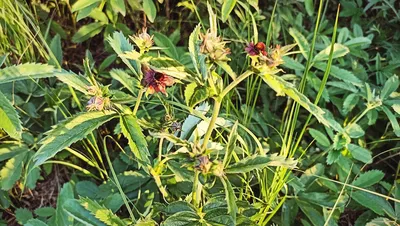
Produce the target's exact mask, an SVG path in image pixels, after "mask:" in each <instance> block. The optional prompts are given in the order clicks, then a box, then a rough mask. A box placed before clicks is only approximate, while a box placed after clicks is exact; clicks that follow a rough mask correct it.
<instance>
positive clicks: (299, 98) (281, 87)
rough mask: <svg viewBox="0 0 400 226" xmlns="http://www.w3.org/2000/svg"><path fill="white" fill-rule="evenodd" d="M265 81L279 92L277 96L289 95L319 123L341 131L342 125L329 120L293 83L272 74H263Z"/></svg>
mask: <svg viewBox="0 0 400 226" xmlns="http://www.w3.org/2000/svg"><path fill="white" fill-rule="evenodd" d="M261 77H262V78H263V80H264V81H265V82H266V83H267V84H268V85H269V86H270V87H271V88H272V89H273V90H275V92H277V96H282V95H285V94H286V95H288V96H289V97H290V98H292V99H293V100H294V101H296V102H297V103H299V104H300V105H301V106H302V107H303V108H305V109H306V110H307V111H308V112H310V113H311V114H312V115H313V116H314V117H316V118H317V119H318V121H319V122H321V123H322V124H324V125H325V126H327V127H330V128H332V129H334V130H336V131H341V130H342V128H341V126H340V124H338V123H337V122H335V121H334V119H333V118H332V119H330V120H327V119H326V117H325V115H324V114H325V112H324V111H323V110H322V109H321V108H320V107H318V106H316V105H315V104H313V103H312V102H311V101H310V100H309V99H308V98H307V97H306V96H305V95H304V94H303V93H301V92H299V91H298V90H297V89H296V88H295V87H294V85H293V84H292V83H289V82H287V81H285V80H283V79H282V78H281V77H279V76H276V75H271V74H261Z"/></svg>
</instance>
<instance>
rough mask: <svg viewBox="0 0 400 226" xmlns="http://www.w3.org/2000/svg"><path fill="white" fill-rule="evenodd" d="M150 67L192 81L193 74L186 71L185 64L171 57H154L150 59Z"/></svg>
mask: <svg viewBox="0 0 400 226" xmlns="http://www.w3.org/2000/svg"><path fill="white" fill-rule="evenodd" d="M149 63H150V68H152V69H153V70H155V71H158V72H161V73H165V74H167V75H169V76H172V77H174V78H177V79H179V80H186V81H191V80H190V79H189V78H190V77H191V75H190V74H189V73H188V72H187V71H186V68H185V66H184V65H182V64H181V63H179V62H178V61H176V60H174V59H172V58H169V57H152V58H151V59H150V60H149Z"/></svg>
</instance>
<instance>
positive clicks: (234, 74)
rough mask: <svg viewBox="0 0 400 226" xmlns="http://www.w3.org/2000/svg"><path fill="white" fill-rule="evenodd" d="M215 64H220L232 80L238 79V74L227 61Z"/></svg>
mask: <svg viewBox="0 0 400 226" xmlns="http://www.w3.org/2000/svg"><path fill="white" fill-rule="evenodd" d="M215 63H217V64H218V66H220V67H221V68H222V69H223V70H224V71H225V72H226V73H228V75H229V76H230V77H231V79H232V80H235V79H236V78H237V74H236V73H235V72H234V71H233V70H232V68H231V66H229V64H228V63H227V62H225V61H216V62H215Z"/></svg>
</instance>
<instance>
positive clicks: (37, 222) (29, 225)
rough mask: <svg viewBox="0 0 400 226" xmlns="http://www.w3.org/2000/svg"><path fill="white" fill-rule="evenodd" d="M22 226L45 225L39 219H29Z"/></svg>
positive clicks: (45, 225)
mask: <svg viewBox="0 0 400 226" xmlns="http://www.w3.org/2000/svg"><path fill="white" fill-rule="evenodd" d="M24 226H47V224H46V223H44V222H43V221H41V220H39V219H30V220H28V221H27V222H26V224H24Z"/></svg>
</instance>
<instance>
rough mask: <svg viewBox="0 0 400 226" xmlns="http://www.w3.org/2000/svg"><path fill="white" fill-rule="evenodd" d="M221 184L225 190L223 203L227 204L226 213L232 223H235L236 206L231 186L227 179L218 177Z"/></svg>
mask: <svg viewBox="0 0 400 226" xmlns="http://www.w3.org/2000/svg"><path fill="white" fill-rule="evenodd" d="M220 179H221V182H222V184H223V185H224V189H225V201H226V203H227V204H228V213H229V215H231V217H232V218H233V222H236V214H237V212H238V207H237V205H236V196H235V192H234V191H233V188H232V185H231V183H230V182H229V180H228V179H226V178H223V177H220Z"/></svg>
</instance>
